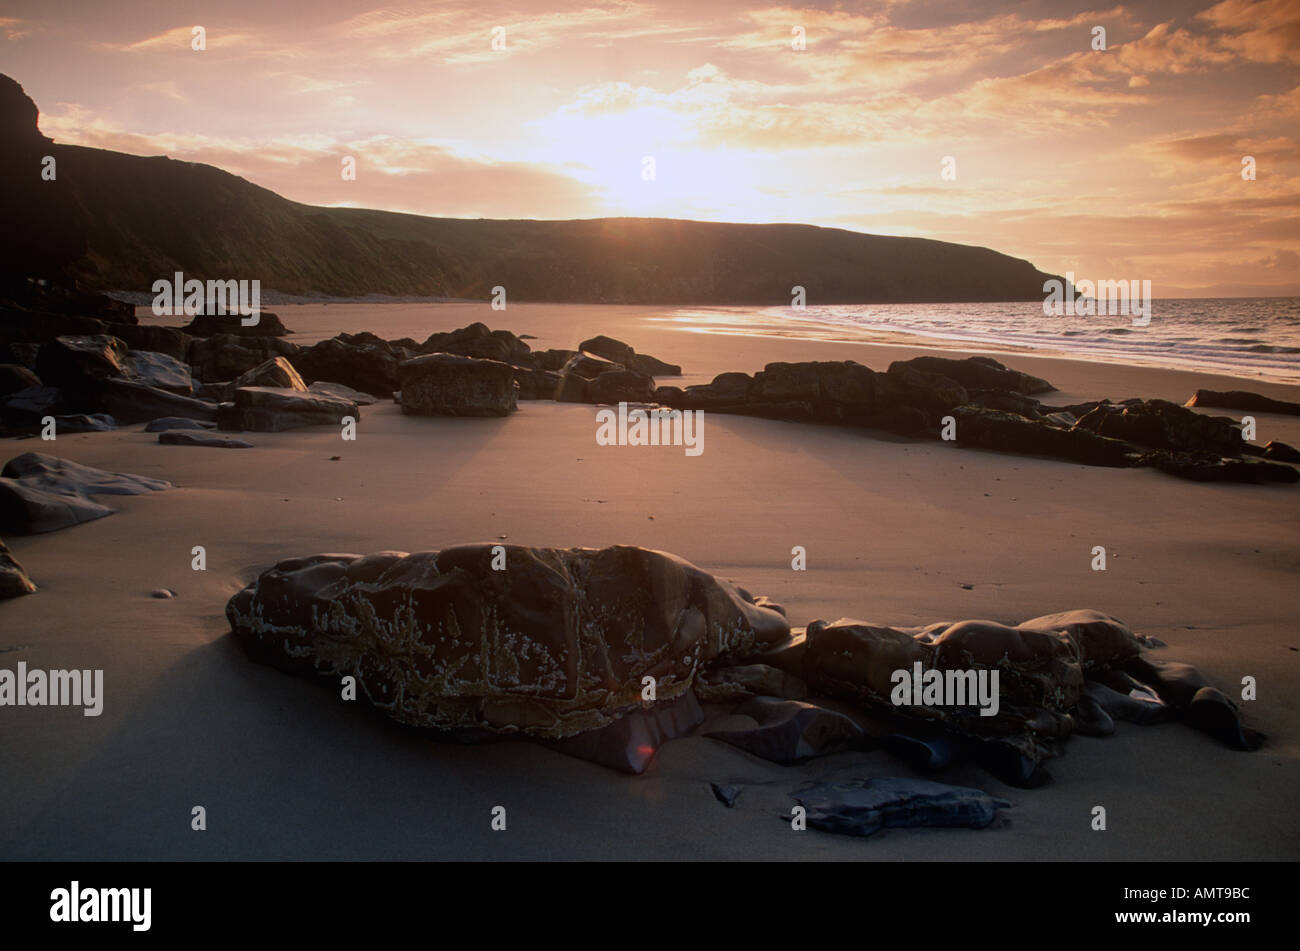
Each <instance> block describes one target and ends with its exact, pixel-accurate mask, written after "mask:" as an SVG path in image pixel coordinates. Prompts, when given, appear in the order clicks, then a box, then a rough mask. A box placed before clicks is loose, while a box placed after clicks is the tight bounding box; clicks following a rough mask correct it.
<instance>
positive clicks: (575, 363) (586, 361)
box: [560, 353, 623, 380]
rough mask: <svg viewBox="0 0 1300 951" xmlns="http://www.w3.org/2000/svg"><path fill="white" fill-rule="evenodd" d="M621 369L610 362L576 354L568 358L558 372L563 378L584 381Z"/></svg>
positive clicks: (583, 354) (585, 354)
mask: <svg viewBox="0 0 1300 951" xmlns="http://www.w3.org/2000/svg"><path fill="white" fill-rule="evenodd" d="M622 369H623V368H622V367H621V366H619V365H618V364H617V363H614V362H613V361H612V360H603V359H601V358H600V357H593V356H591V354H588V353H577V354H574V355H573V356H572V357H571V358H569V361H568V362H567V363H566V364H564V367H563V368H562V369H561V371H560V372H561V374H563V375H565V376H570V375H572V376H580V377H582V378H583V379H584V380H594V379H595V378H596V377H598V376H600V375H601V374H602V373H614V372H617V371H619V370H622Z"/></svg>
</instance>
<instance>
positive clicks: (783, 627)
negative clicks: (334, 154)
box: [226, 544, 1259, 785]
mask: <svg viewBox="0 0 1300 951" xmlns="http://www.w3.org/2000/svg"><path fill="white" fill-rule="evenodd" d="M502 557H504V564H498V566H497V568H494V567H493V565H494V562H496V561H497V559H499V558H502ZM226 616H227V619H228V620H229V621H230V626H231V630H232V632H233V635H234V637H235V638H236V639H237V640H238V641H239V642H240V643H241V644H242V645H243V646H244V647H245V649H246V650H247V651H248V652H249V654H250V655H251V656H252V657H254V658H255V659H258V660H261V661H264V662H267V663H271V664H274V665H276V666H279V667H281V668H282V669H285V670H288V671H291V672H296V673H300V674H307V675H313V676H316V677H320V678H324V679H325V680H327V681H330V682H333V683H335V684H337V683H338V681H339V679H340V678H342V677H348V676H351V677H355V678H356V682H357V684H358V685H359V693H360V695H362V696H364V698H365V699H367V700H368V701H369V702H370V703H371V704H373V705H374V706H375V707H377V708H379V709H380V710H382V711H383V712H385V713H386V714H387V715H389V716H390V717H392V718H394V719H395V720H398V721H399V722H401V723H404V724H408V725H410V726H416V727H422V728H428V729H432V730H435V731H438V732H439V733H440V734H443V735H446V736H451V737H454V738H456V739H460V740H467V739H472V738H475V737H479V736H484V735H510V734H516V735H522V736H527V737H531V738H534V739H538V740H543V741H547V742H556V743H558V748H560V749H563V750H564V751H565V752H569V753H573V754H574V755H578V756H584V757H587V758H590V759H594V760H596V761H598V762H601V763H604V764H606V765H610V766H613V767H615V768H618V769H624V770H628V771H631V772H639V771H641V770H642V769H644V768H645V766H646V764H647V763H648V761H649V759H650V757H651V756H652V755H653V752H654V750H655V749H656V748H657V746H658V745H659V744H660V743H661V742H664V741H666V740H668V739H671V738H672V737H674V736H679V735H682V734H684V733H687V732H690V731H691V730H694V729H695V727H697V726H698V725H699V724H700V723H701V722H702V721H703V719H704V718H703V715H702V714H701V713H700V711H699V707H698V700H699V699H704V700H706V701H712V702H735V701H737V700H741V701H743V703H742V705H741V706H740V707H738V708H737V710H736V711H735V712H736V715H737V716H738V717H741V718H748V720H749V721H750V722H752V723H753V726H752V727H746V726H741V727H739V728H735V727H733V728H731V729H724V730H715V731H713V732H712V733H710V734H709V735H710V736H712V737H713V738H715V739H717V740H720V741H722V742H725V743H728V744H730V745H732V746H735V747H738V748H739V749H742V750H745V751H746V752H748V753H752V754H754V755H756V756H760V757H763V758H764V759H768V760H771V761H773V762H777V763H782V764H792V763H798V762H803V761H804V760H806V759H809V758H812V757H815V756H822V755H825V754H827V753H833V752H836V751H839V750H844V749H854V748H867V747H870V746H874V745H880V746H882V747H884V748H886V749H890V750H893V751H895V752H897V753H899V754H900V755H902V756H903V757H904V758H907V759H908V760H910V761H911V762H913V763H915V764H917V765H918V766H924V767H926V768H939V767H942V766H945V765H948V764H949V763H952V762H957V761H961V760H969V761H972V762H976V763H978V764H980V765H982V766H984V767H986V768H988V769H990V770H992V771H994V772H995V773H997V774H998V775H999V776H1001V777H1002V778H1004V779H1005V780H1007V781H1008V782H1013V783H1016V784H1019V785H1033V784H1035V783H1037V782H1040V781H1042V776H1043V774H1042V771H1041V768H1040V765H1039V764H1040V763H1041V762H1042V761H1043V760H1044V759H1046V758H1048V757H1050V756H1054V755H1056V754H1058V753H1059V752H1060V750H1061V748H1062V744H1063V743H1064V741H1065V740H1066V739H1067V738H1068V737H1069V736H1070V735H1071V734H1072V733H1075V732H1084V733H1088V734H1090V735H1106V734H1108V733H1111V732H1114V720H1116V719H1124V720H1132V721H1134V722H1142V723H1149V722H1156V721H1158V720H1160V719H1163V718H1164V717H1165V716H1179V717H1181V718H1183V719H1184V720H1186V721H1187V722H1188V723H1190V724H1192V725H1193V726H1196V727H1198V728H1200V729H1203V730H1206V731H1207V732H1210V733H1212V734H1213V735H1215V736H1217V737H1218V738H1219V739H1221V740H1222V741H1223V742H1225V743H1227V744H1228V745H1231V746H1234V747H1236V748H1240V749H1249V748H1253V747H1254V746H1255V745H1257V744H1258V742H1259V737H1258V735H1257V734H1254V733H1252V732H1251V731H1249V730H1247V729H1246V728H1244V727H1243V726H1242V725H1241V723H1240V720H1239V718H1238V716H1237V712H1236V708H1235V706H1234V705H1233V704H1232V702H1231V700H1229V699H1228V697H1227V696H1226V695H1224V694H1223V693H1221V692H1219V691H1218V690H1217V689H1215V688H1214V687H1213V685H1212V684H1210V683H1209V681H1208V680H1206V679H1205V678H1204V677H1203V676H1202V675H1201V674H1200V673H1199V672H1198V671H1196V670H1195V668H1192V667H1189V666H1187V665H1182V664H1172V663H1168V662H1165V663H1161V662H1159V661H1156V660H1153V659H1151V658H1150V656H1149V651H1150V649H1151V648H1152V647H1153V646H1155V645H1154V643H1153V642H1152V641H1150V640H1149V639H1145V638H1142V637H1140V636H1138V635H1135V634H1134V633H1133V632H1132V631H1131V630H1129V628H1127V627H1126V626H1125V625H1124V624H1123V623H1121V622H1120V621H1118V620H1116V619H1115V618H1113V617H1109V616H1107V615H1104V614H1100V613H1098V612H1096V611H1068V612H1064V613H1061V614H1054V615H1047V616H1043V617H1038V618H1033V619H1031V620H1029V621H1025V622H1024V623H1022V624H1019V625H1016V626H1015V627H1009V626H1007V625H1002V624H997V623H994V622H991V621H959V622H956V623H941V624H932V625H929V626H926V627H921V628H891V627H886V626H883V625H878V624H869V623H866V622H862V621H853V620H839V621H835V622H833V623H832V622H826V621H814V622H812V623H811V624H809V625H808V627H807V628H806V629H805V630H798V629H794V630H792V629H791V628H790V626H789V624H788V622H787V621H786V619H785V616H784V614H783V612H782V610H781V609H780V608H779V606H778V605H773V604H771V603H770V602H767V601H766V599H763V598H753V597H751V596H750V595H749V594H748V593H747V592H746V591H744V590H743V589H741V588H737V587H735V586H733V585H731V584H729V583H727V582H725V581H722V580H720V579H718V578H715V577H714V576H712V575H710V574H708V573H707V572H704V571H702V570H700V569H699V568H697V567H695V566H694V565H691V564H689V563H688V562H685V561H683V560H681V559H680V558H676V557H674V556H672V555H668V554H665V553H663V552H655V551H647V550H645V549H640V548H632V547H626V546H617V547H613V548H606V549H599V550H595V549H581V548H573V549H551V548H523V547H518V546H500V547H499V548H498V547H497V546H492V545H487V544H480V545H465V546H460V547H456V548H449V549H444V550H442V551H439V552H419V553H415V554H406V553H403V552H379V553H377V554H373V555H366V556H359V555H334V554H327V555H312V556H308V557H303V558H294V559H289V560H287V561H282V562H280V563H279V564H277V565H276V566H275V567H274V568H271V569H269V570H267V571H265V572H263V573H262V574H261V575H260V576H259V577H258V578H257V579H256V580H255V581H254V582H253V583H252V584H250V585H249V586H248V587H246V588H244V589H243V590H242V591H240V592H239V593H238V594H236V595H235V596H234V597H233V598H231V600H230V602H229V603H228V604H227V606H226ZM916 665H920V667H921V668H923V669H925V670H927V671H938V672H940V675H941V676H947V674H946V673H945V672H949V671H952V672H972V673H974V674H975V675H976V676H978V674H979V672H980V671H985V672H990V673H991V672H996V673H997V675H998V678H999V680H998V703H997V704H996V705H995V706H994V707H992V708H983V709H984V712H981V708H980V707H978V706H975V705H973V703H969V702H962V701H961V700H960V699H958V700H955V701H954V700H953V698H951V697H949V698H947V699H945V700H942V701H940V702H936V703H927V704H923V705H920V706H912V705H899V703H898V702H897V697H896V695H895V693H894V691H895V687H896V683H895V675H896V672H897V671H899V670H906V671H911V670H913V669H914V668H915V667H916ZM647 685H651V687H652V690H653V701H652V702H649V703H647V702H646V692H645V691H646V689H647ZM804 697H807V698H808V699H797V698H804ZM831 703H842V704H846V705H847V707H848V710H850V711H852V713H849V712H846V711H845V710H844V709H836V708H834V707H832V706H828V704H831ZM990 712H991V714H992V715H989V713H990ZM741 722H742V723H743V722H744V720H742V721H741Z"/></svg>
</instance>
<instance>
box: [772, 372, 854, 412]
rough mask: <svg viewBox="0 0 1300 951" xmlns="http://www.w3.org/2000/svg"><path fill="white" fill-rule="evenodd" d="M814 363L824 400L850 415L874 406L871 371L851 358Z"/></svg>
mask: <svg viewBox="0 0 1300 951" xmlns="http://www.w3.org/2000/svg"><path fill="white" fill-rule="evenodd" d="M815 366H816V367H817V379H818V381H819V382H820V384H821V398H822V399H823V400H826V401H827V402H830V403H834V404H836V405H837V406H842V407H844V408H845V410H846V411H848V412H847V415H848V416H849V417H850V418H853V417H857V416H862V415H864V414H866V413H868V412H869V411H870V410H871V409H872V408H873V407H874V406H875V403H876V374H875V373H874V372H872V371H871V370H869V369H867V368H866V367H864V366H863V365H862V364H860V363H856V362H854V361H853V360H845V361H843V362H842V363H831V362H820V363H817V364H815ZM764 374H766V371H764Z"/></svg>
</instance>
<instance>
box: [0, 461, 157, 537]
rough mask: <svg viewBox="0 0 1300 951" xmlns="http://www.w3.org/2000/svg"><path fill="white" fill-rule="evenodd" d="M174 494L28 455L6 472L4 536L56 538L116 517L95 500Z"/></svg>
mask: <svg viewBox="0 0 1300 951" xmlns="http://www.w3.org/2000/svg"><path fill="white" fill-rule="evenodd" d="M169 488H171V483H169V482H164V481H162V480H161V479H150V478H147V477H145V476H138V475H130V474H128V473H122V472H105V471H104V470H102V469H92V468H91V467H90V466H83V465H80V464H78V463H75V462H69V461H68V460H66V459H59V458H57V457H55V456H47V455H45V454H44V453H40V452H28V453H24V454H23V455H21V456H16V457H14V458H13V459H10V460H9V462H8V464H6V465H5V467H4V469H3V470H0V531H5V532H12V533H14V534H17V535H36V534H39V533H41V532H53V531H57V530H58V529H61V528H67V527H69V526H71V525H76V524H79V523H81V522H88V521H91V520H92V519H96V518H102V517H103V516H105V515H111V514H112V512H113V509H111V508H109V507H108V506H106V505H100V504H99V503H98V502H93V501H91V499H90V496H92V495H141V494H143V493H145V492H159V491H162V490H163V489H169Z"/></svg>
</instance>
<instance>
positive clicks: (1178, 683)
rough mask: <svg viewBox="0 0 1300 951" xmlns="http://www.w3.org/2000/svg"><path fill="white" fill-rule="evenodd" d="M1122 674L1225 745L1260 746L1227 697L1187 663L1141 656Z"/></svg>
mask: <svg viewBox="0 0 1300 951" xmlns="http://www.w3.org/2000/svg"><path fill="white" fill-rule="evenodd" d="M1124 672H1125V673H1128V674H1130V675H1131V676H1133V677H1135V678H1137V679H1138V680H1140V681H1142V682H1143V683H1145V684H1150V685H1151V686H1152V687H1153V688H1154V689H1155V691H1156V693H1158V694H1159V695H1160V699H1161V700H1163V701H1165V703H1167V704H1169V705H1170V706H1171V707H1173V708H1174V710H1175V712H1176V713H1177V715H1178V716H1179V717H1180V718H1181V719H1182V720H1183V722H1185V723H1187V724H1188V725H1189V726H1192V727H1194V728H1195V729H1198V730H1201V731H1202V732H1204V733H1208V734H1209V735H1210V736H1213V737H1214V738H1215V739H1216V740H1218V741H1219V742H1221V743H1223V744H1224V745H1225V746H1229V747H1231V748H1232V749H1236V750H1254V749H1258V748H1259V747H1260V745H1261V744H1262V743H1263V741H1264V737H1263V735H1262V734H1260V733H1259V732H1257V731H1255V730H1252V729H1249V728H1248V727H1246V726H1244V725H1243V724H1242V722H1241V718H1240V716H1239V715H1238V713H1237V706H1236V704H1234V703H1233V702H1232V701H1231V700H1230V699H1228V696H1227V694H1225V693H1223V691H1221V690H1219V689H1218V688H1217V687H1215V686H1214V684H1213V683H1212V682H1211V681H1210V679H1209V678H1208V677H1206V676H1205V675H1204V674H1203V673H1201V672H1200V671H1199V670H1197V669H1196V668H1195V667H1193V666H1192V665H1191V664H1180V663H1177V662H1176V661H1170V660H1154V659H1152V658H1151V657H1150V656H1149V655H1147V654H1142V655H1141V656H1138V657H1135V658H1133V659H1132V660H1131V661H1129V662H1128V664H1126V665H1125V667H1124Z"/></svg>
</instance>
